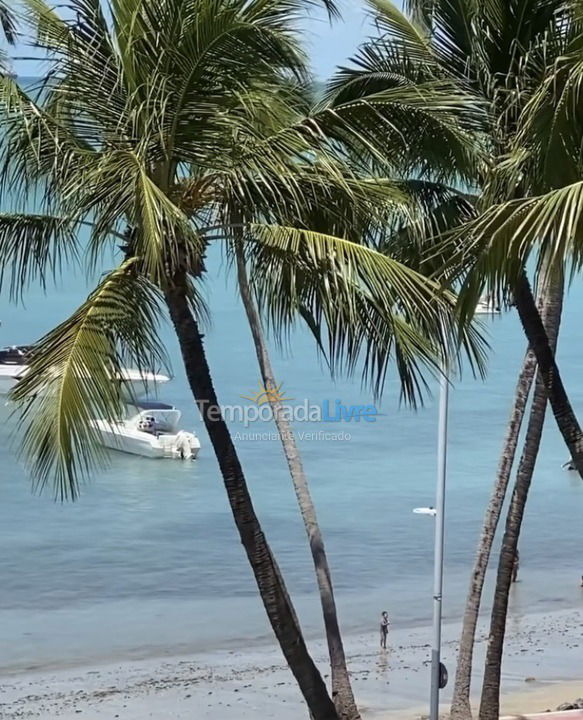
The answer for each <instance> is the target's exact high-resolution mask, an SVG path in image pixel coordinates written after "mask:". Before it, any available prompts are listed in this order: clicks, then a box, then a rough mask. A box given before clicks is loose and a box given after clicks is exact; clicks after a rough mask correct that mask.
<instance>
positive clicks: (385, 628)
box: [381, 610, 391, 650]
mask: <svg viewBox="0 0 583 720" xmlns="http://www.w3.org/2000/svg"><path fill="white" fill-rule="evenodd" d="M390 624H391V621H390V620H389V615H388V613H387V611H386V610H383V611H382V613H381V647H382V649H383V650H386V649H387V635H388V634H389V625H390Z"/></svg>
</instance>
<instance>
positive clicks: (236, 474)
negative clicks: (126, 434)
mask: <svg viewBox="0 0 583 720" xmlns="http://www.w3.org/2000/svg"><path fill="white" fill-rule="evenodd" d="M166 302H167V305H168V309H169V312H170V317H171V319H172V323H173V325H174V328H175V330H176V334H177V336H178V340H179V343H180V350H181V352H182V359H183V361H184V367H185V369H186V375H187V378H188V382H189V385H190V388H191V390H192V393H193V395H194V398H195V400H196V402H197V404H198V407H199V409H200V411H201V414H202V417H203V420H204V424H205V427H206V430H207V432H208V435H209V438H210V441H211V443H212V446H213V450H214V452H215V455H216V458H217V460H218V463H219V467H220V470H221V474H222V476H223V481H224V484H225V489H226V491H227V495H228V498H229V503H230V505H231V510H232V513H233V517H234V519H235V524H236V526H237V530H238V531H239V536H240V538H241V542H242V544H243V546H244V548H245V551H246V553H247V557H248V559H249V564H250V565H251V568H252V569H253V574H254V576H255V581H256V583H257V587H258V588H259V593H260V595H261V599H262V601H263V604H264V606H265V610H266V612H267V615H268V617H269V621H270V623H271V626H272V628H273V631H274V633H275V635H276V637H277V639H278V641H279V644H280V646H281V649H282V652H283V654H284V656H285V659H286V661H287V663H288V665H289V667H290V669H291V671H292V672H293V674H294V676H295V678H296V680H297V682H298V685H299V687H300V690H301V692H302V694H303V696H304V698H305V700H306V703H307V705H308V708H309V711H310V713H311V716H312V718H314V720H337V718H338V715H337V712H336V708H335V707H334V703H333V702H332V700H331V699H330V696H329V695H328V691H327V690H326V685H325V683H324V681H323V680H322V677H321V675H320V673H319V671H318V669H317V667H316V665H315V664H314V661H313V660H312V658H311V657H310V654H309V653H308V649H307V647H306V644H305V641H304V638H303V636H302V632H301V629H300V626H299V623H298V620H297V617H296V614H295V610H294V607H293V605H292V603H291V600H290V598H289V595H288V593H287V590H286V587H285V585H284V582H283V578H282V577H281V573H280V570H279V568H278V566H277V564H276V561H275V558H274V557H273V555H272V553H271V549H270V547H269V545H268V543H267V540H266V538H265V536H264V534H263V531H262V529H261V525H260V524H259V520H258V518H257V516H256V514H255V510H254V508H253V503H252V501H251V497H250V495H249V490H248V488H247V483H246V481H245V476H244V474H243V470H242V468H241V463H240V461H239V458H238V456H237V452H236V450H235V446H234V444H233V440H232V438H231V435H230V433H229V429H228V427H227V425H226V423H225V421H224V419H223V416H222V413H221V410H220V407H219V404H218V400H217V396H216V393H215V390H214V387H213V383H212V377H211V373H210V368H209V366H208V363H207V360H206V356H205V352H204V345H203V341H202V335H201V334H200V331H199V328H198V324H197V322H196V320H195V318H194V317H193V315H192V312H191V310H190V307H189V305H188V301H187V298H186V294H185V292H184V291H183V290H182V288H181V287H178V288H176V287H174V288H172V289H169V290H167V291H166Z"/></svg>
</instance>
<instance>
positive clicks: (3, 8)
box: [0, 0, 17, 45]
mask: <svg viewBox="0 0 583 720" xmlns="http://www.w3.org/2000/svg"><path fill="white" fill-rule="evenodd" d="M0 27H1V28H2V32H3V33H4V37H5V38H6V40H7V41H8V42H9V43H10V45H14V44H15V43H16V40H17V34H16V16H15V14H14V12H13V9H12V8H10V7H9V5H8V3H7V2H6V0H0Z"/></svg>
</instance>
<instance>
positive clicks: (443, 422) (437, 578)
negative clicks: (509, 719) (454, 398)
mask: <svg viewBox="0 0 583 720" xmlns="http://www.w3.org/2000/svg"><path fill="white" fill-rule="evenodd" d="M448 396H449V377H448V367H447V363H446V361H445V360H444V362H443V364H442V367H441V375H440V379H439V424H438V436H437V489H436V493H435V495H436V497H435V541H434V560H433V563H434V564H433V645H432V648H431V697H430V703H429V719H430V720H438V717H439V684H440V683H439V681H440V666H441V597H442V590H443V545H444V542H443V541H444V515H445V480H446V469H447V410H448V400H449V397H448Z"/></svg>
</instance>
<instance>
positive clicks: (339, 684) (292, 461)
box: [237, 245, 360, 720]
mask: <svg viewBox="0 0 583 720" xmlns="http://www.w3.org/2000/svg"><path fill="white" fill-rule="evenodd" d="M237 273H238V279H239V290H240V293H241V298H242V300H243V305H244V307H245V312H246V313H247V319H248V321H249V326H250V328H251V334H252V336H253V342H254V344H255V352H256V353H257V361H258V363H259V368H260V371H261V379H262V381H263V385H264V388H265V389H266V390H267V391H268V398H269V403H270V405H271V409H272V412H273V417H274V420H275V425H276V427H277V430H278V433H279V437H280V440H281V444H282V446H283V451H284V454H285V458H286V460H287V464H288V468H289V472H290V475H291V478H292V482H293V486H294V490H295V493H296V498H297V501H298V505H299V507H300V512H301V515H302V519H303V521H304V526H305V528H306V533H307V535H308V540H309V544H310V550H311V552H312V559H313V562H314V568H315V570H316V578H317V581H318V589H319V591H320V602H321V604H322V613H323V616H324V626H325V629H326V639H327V642H328V652H329V655H330V668H331V675H332V699H333V700H334V704H335V705H336V709H337V711H338V715H339V716H340V718H342V719H343V720H358V718H359V717H360V715H359V712H358V709H357V707H356V702H355V700H354V694H353V692H352V687H351V684H350V677H349V674H348V668H347V666H346V656H345V654H344V646H343V644H342V637H341V634H340V627H339V623H338V615H337V612H336V602H335V600H334V589H333V587H332V578H331V574H330V568H329V566H328V559H327V557H326V551H325V549H324V539H323V538H322V532H321V530H320V526H319V525H318V518H317V515H316V508H315V507H314V503H313V501H312V497H311V494H310V488H309V486H308V479H307V477H306V474H305V472H304V467H303V464H302V459H301V457H300V453H299V450H298V446H297V444H296V439H295V436H294V433H293V430H292V428H291V425H290V423H289V422H288V420H287V417H286V416H285V413H284V412H283V406H282V403H281V401H280V400H279V399H278V396H277V394H276V392H275V391H276V390H277V383H276V380H275V375H274V372H273V368H272V367H271V361H270V359H269V354H268V352H267V344H266V342H265V337H264V334H263V328H262V326H261V318H260V317H259V313H258V311H257V308H256V307H255V303H254V301H253V297H252V295H251V291H250V289H249V282H248V278H247V270H246V267H245V258H244V256H243V251H242V248H241V247H240V245H239V246H238V248H237ZM269 391H273V392H272V393H270V392H269Z"/></svg>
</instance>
